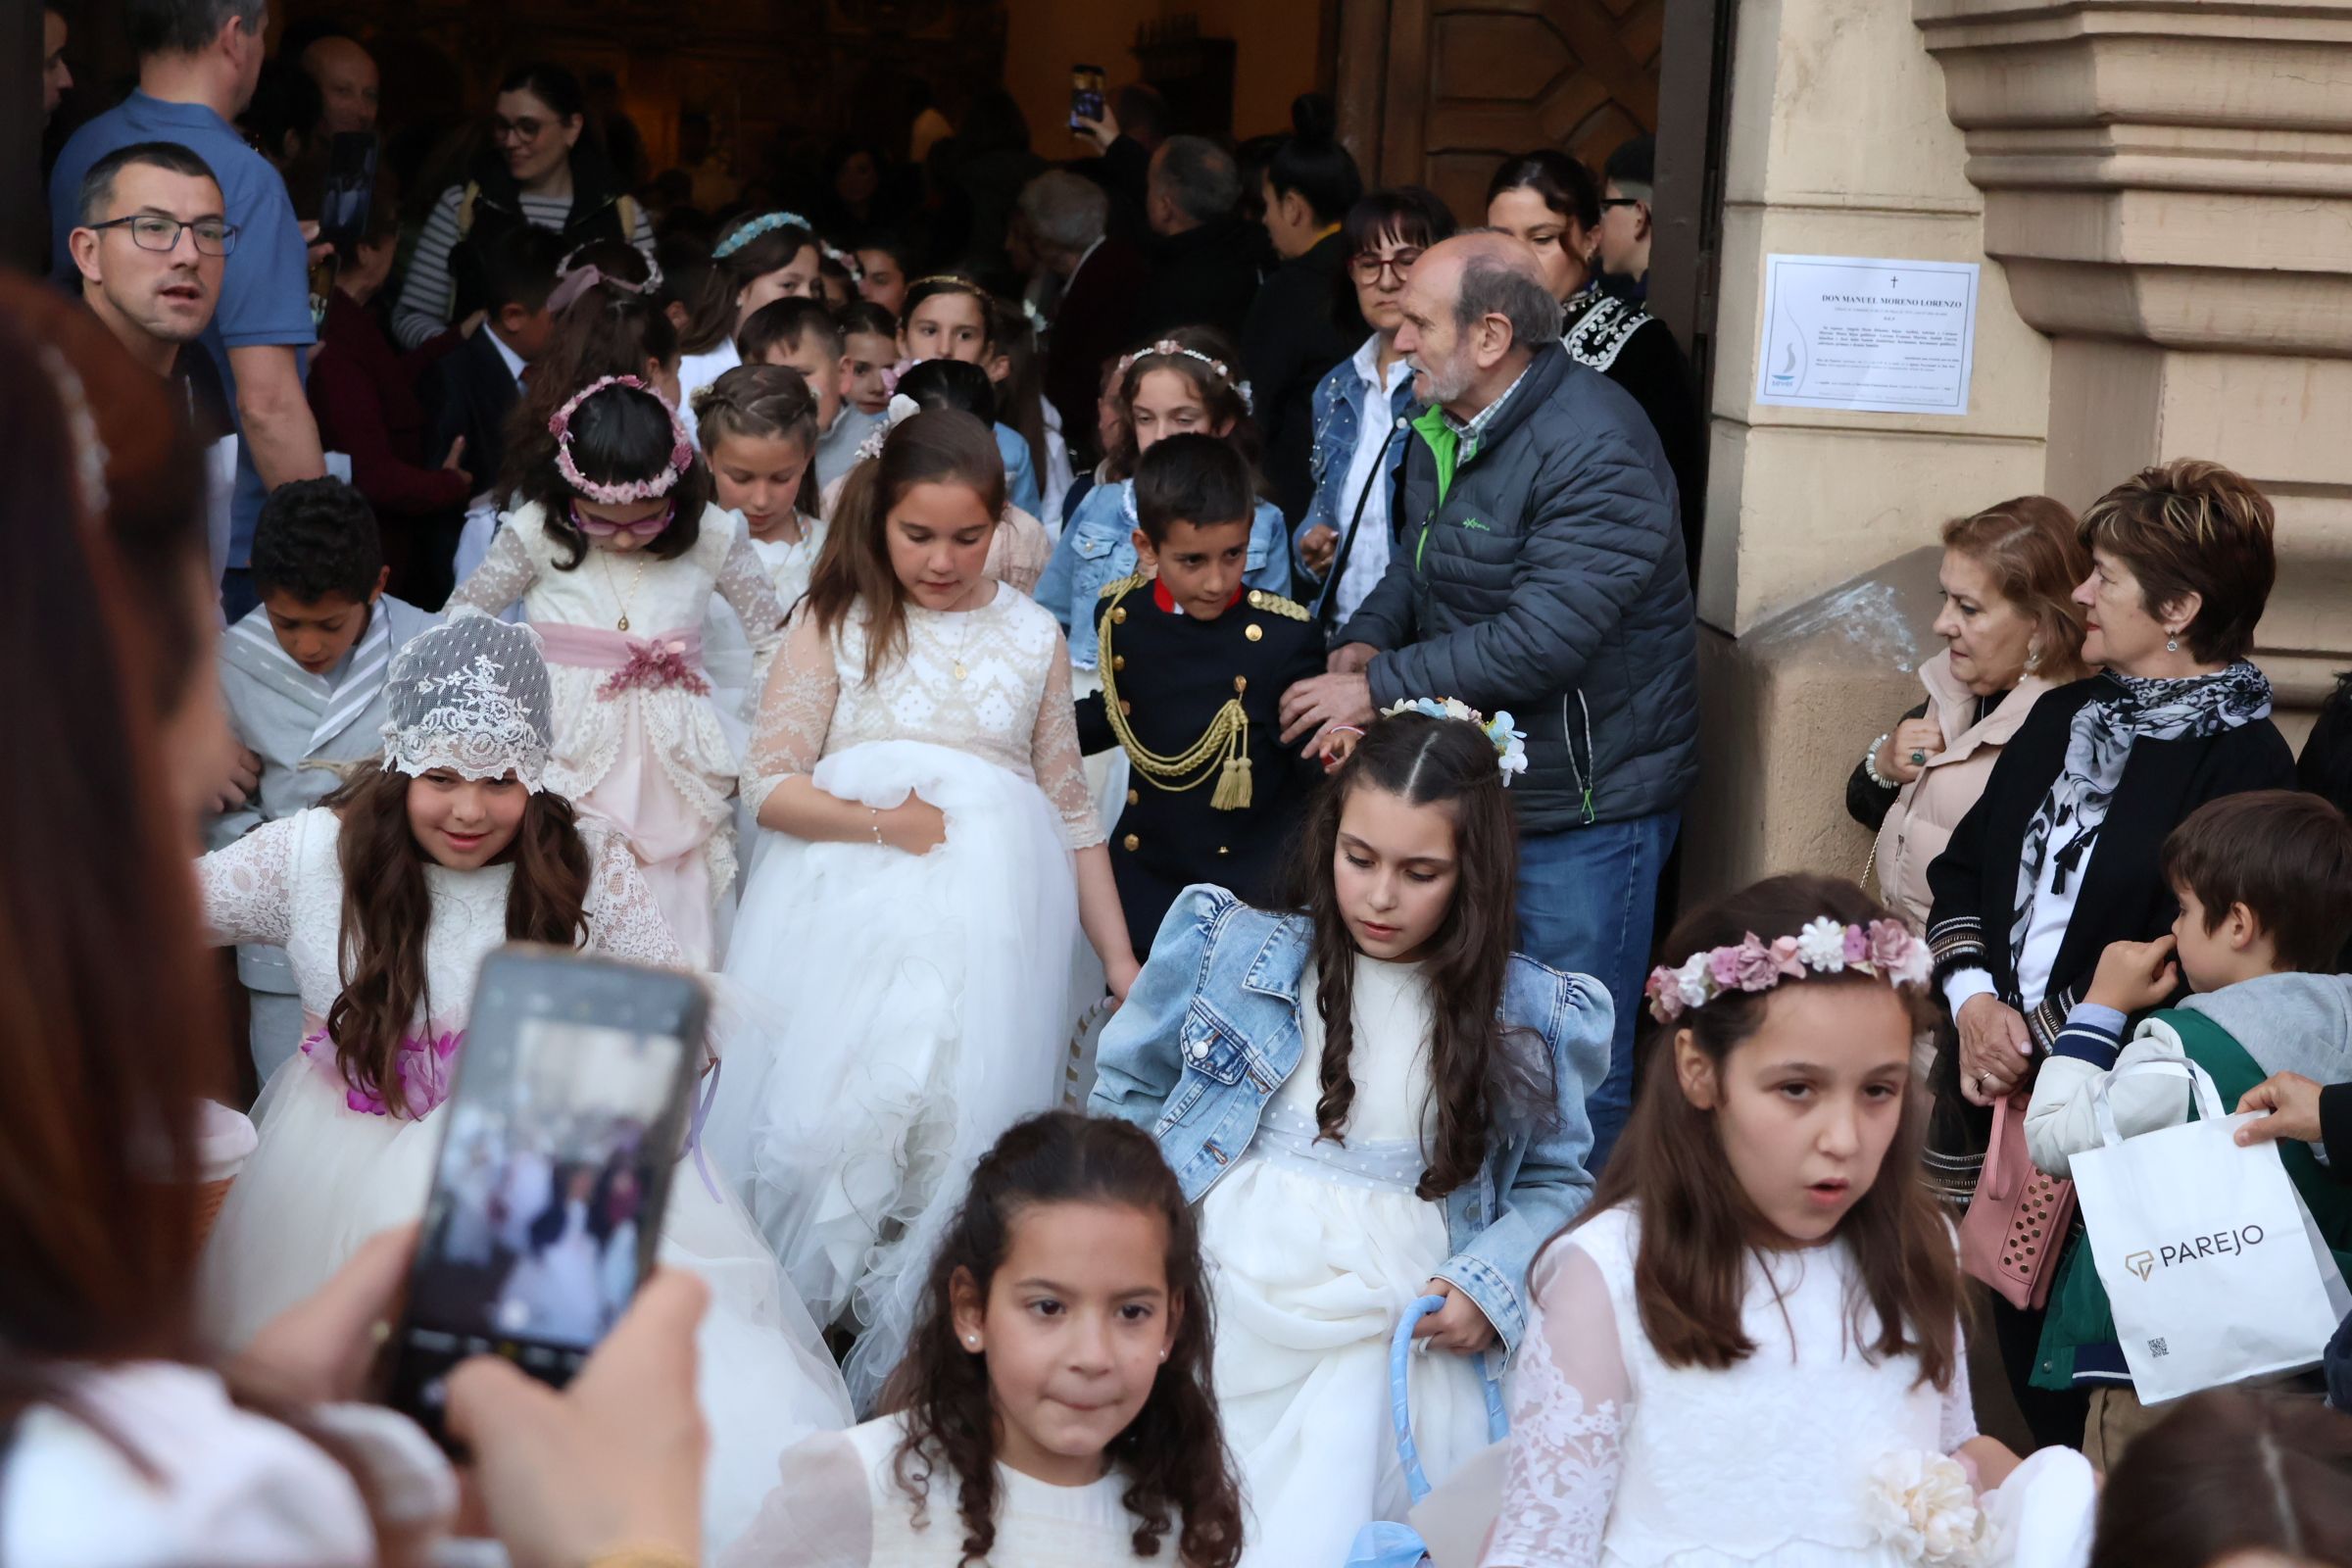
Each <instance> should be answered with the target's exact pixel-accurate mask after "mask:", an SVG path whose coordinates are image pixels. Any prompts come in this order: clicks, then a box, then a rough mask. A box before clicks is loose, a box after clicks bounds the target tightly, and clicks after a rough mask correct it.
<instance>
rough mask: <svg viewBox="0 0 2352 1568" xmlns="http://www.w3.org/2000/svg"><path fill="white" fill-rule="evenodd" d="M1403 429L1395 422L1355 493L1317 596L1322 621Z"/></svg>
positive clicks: (1401, 423) (1399, 421) (1330, 628)
mask: <svg viewBox="0 0 2352 1568" xmlns="http://www.w3.org/2000/svg"><path fill="white" fill-rule="evenodd" d="M1365 412H1366V413H1370V412H1371V410H1370V408H1369V406H1367V407H1366V409H1365ZM1402 428H1404V421H1403V420H1402V419H1397V420H1395V421H1394V422H1392V423H1391V424H1390V426H1389V433H1388V434H1387V435H1386V436H1384V437H1383V438H1382V439H1381V443H1380V456H1379V457H1377V458H1375V459H1373V460H1372V471H1371V472H1370V473H1369V474H1367V475H1366V476H1365V478H1364V487H1363V488H1362V489H1361V490H1358V491H1357V492H1356V493H1355V511H1354V512H1353V513H1352V514H1350V515H1349V516H1348V531H1347V532H1346V533H1344V534H1342V535H1341V536H1340V547H1339V549H1337V550H1336V551H1334V552H1332V557H1331V574H1330V575H1329V576H1327V577H1325V578H1324V579H1323V591H1322V592H1321V593H1319V594H1317V595H1316V596H1315V618H1316V619H1317V620H1318V621H1320V620H1321V619H1322V618H1323V613H1324V611H1325V610H1326V609H1328V608H1329V607H1330V605H1331V602H1332V600H1333V598H1334V597H1335V596H1336V595H1337V594H1338V593H1339V591H1340V578H1341V577H1343V576H1345V575H1346V574H1347V571H1348V556H1349V555H1350V554H1352V553H1353V552H1354V550H1355V531H1356V529H1358V528H1360V527H1361V526H1363V521H1364V503H1365V502H1367V501H1369V500H1371V499H1372V487H1373V486H1374V485H1376V484H1379V483H1381V482H1382V481H1383V480H1384V479H1386V478H1388V476H1389V473H1388V468H1389V447H1390V445H1391V443H1393V442H1395V441H1396V439H1397V431H1398V430H1401V429H1402ZM1325 630H1326V631H1327V632H1328V631H1337V630H1339V628H1338V627H1337V626H1326V627H1325Z"/></svg>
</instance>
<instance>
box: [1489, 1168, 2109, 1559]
mask: <svg viewBox="0 0 2352 1568" xmlns="http://www.w3.org/2000/svg"><path fill="white" fill-rule="evenodd" d="M1640 1235H1641V1230H1640V1219H1639V1217H1638V1216H1637V1215H1636V1213H1635V1212H1634V1211H1633V1210H1632V1209H1631V1208H1628V1207H1617V1208H1611V1209H1605V1210H1602V1211H1599V1212H1597V1213H1594V1214H1592V1215H1590V1216H1589V1217H1588V1218H1586V1219H1585V1220H1584V1222H1583V1223H1581V1224H1580V1225H1578V1226H1577V1227H1576V1228H1575V1229H1574V1230H1572V1231H1570V1232H1569V1233H1568V1234H1567V1235H1566V1236H1564V1237H1562V1238H1561V1239H1560V1240H1558V1241H1556V1242H1554V1243H1553V1244H1552V1245H1551V1246H1550V1247H1549V1248H1548V1249H1546V1250H1544V1253H1543V1254H1542V1255H1541V1256H1540V1257H1539V1258H1538V1259H1537V1262H1536V1267H1535V1270H1534V1276H1533V1284H1534V1289H1533V1291H1532V1292H1531V1295H1532V1298H1533V1300H1532V1303H1531V1305H1530V1307H1529V1321H1528V1334H1527V1348H1526V1351H1525V1354H1524V1356H1523V1358H1522V1360H1521V1363H1520V1367H1519V1370H1518V1374H1517V1377H1516V1378H1515V1380H1514V1383H1513V1388H1512V1403H1511V1428H1512V1430H1511V1447H1510V1451H1509V1455H1508V1458H1507V1462H1506V1476H1505V1481H1504V1490H1503V1497H1502V1512H1501V1516H1500V1519H1499V1521H1498V1522H1497V1524H1496V1526H1495V1533H1494V1535H1493V1536H1492V1537H1491V1538H1490V1540H1489V1543H1488V1545H1487V1552H1486V1556H1485V1558H1484V1559H1483V1560H1484V1562H1485V1564H1486V1565H1487V1568H1593V1565H1598V1564H1608V1565H1611V1568H1617V1565H1629V1568H1630V1565H1634V1564H1640V1565H1642V1568H1654V1565H1658V1564H1668V1563H1671V1564H1675V1565H1677V1568H1734V1565H1738V1568H1828V1565H1831V1564H1849V1565H1853V1568H1904V1565H1909V1564H1913V1563H1916V1562H1918V1561H1920V1555H1919V1553H1918V1552H1917V1551H1915V1550H1912V1549H1907V1546H1906V1544H1904V1543H1903V1542H1902V1541H1901V1540H1899V1539H1898V1538H1892V1537H1889V1536H1888V1535H1887V1533H1886V1532H1885V1531H1884V1530H1883V1529H1882V1526H1881V1522H1880V1521H1881V1518H1882V1513H1881V1511H1880V1509H1879V1508H1878V1506H1877V1505H1876V1503H1875V1502H1874V1491H1876V1490H1877V1489H1876V1488H1875V1486H1874V1479H1873V1475H1872V1471H1873V1469H1874V1467H1876V1466H1877V1465H1878V1464H1879V1463H1880V1462H1881V1461H1882V1460H1883V1459H1886V1458H1887V1456H1889V1455H1894V1454H1902V1453H1924V1454H1930V1455H1944V1454H1949V1453H1951V1452H1953V1451H1954V1450H1955V1449H1957V1448H1958V1447H1959V1446H1961V1445H1962V1444H1964V1443H1967V1442H1968V1441H1969V1440H1970V1439H1972V1438H1974V1437H1975V1436H1976V1435H1977V1424H1976V1414H1975V1411H1974V1409H1973V1408H1972V1407H1971V1405H1970V1402H1969V1397H1968V1385H1967V1381H1966V1378H1965V1375H1962V1376H1961V1377H1958V1378H1955V1379H1954V1382H1953V1385H1952V1388H1951V1389H1950V1390H1949V1391H1946V1392H1941V1393H1939V1392H1938V1391H1937V1390H1936V1388H1935V1387H1934V1386H1933V1385H1931V1384H1927V1383H1924V1382H1922V1381H1921V1379H1920V1370H1919V1360H1918V1357H1916V1356H1914V1355H1909V1354H1905V1355H1900V1356H1891V1357H1887V1358H1885V1359H1882V1360H1879V1361H1876V1362H1874V1361H1872V1360H1871V1359H1870V1358H1869V1357H1867V1356H1865V1355H1864V1354H1863V1353H1862V1351H1861V1350H1860V1349H1858V1348H1856V1335H1855V1332H1854V1330H1853V1328H1852V1325H1851V1323H1850V1321H1849V1316H1848V1310H1849V1309H1848V1301H1849V1299H1850V1292H1851V1291H1852V1290H1853V1289H1854V1286H1855V1278H1856V1277H1855V1272H1854V1264H1853V1258H1852V1254H1851V1252H1850V1251H1849V1250H1848V1249H1847V1248H1846V1246H1845V1244H1844V1243H1843V1242H1839V1241H1832V1242H1830V1243H1829V1244H1827V1245H1824V1246H1821V1247H1817V1248H1812V1249H1809V1250H1802V1251H1791V1252H1781V1253H1775V1254H1771V1255H1770V1257H1769V1259H1768V1260H1759V1261H1756V1262H1753V1263H1751V1264H1750V1266H1749V1269H1748V1284H1747V1295H1746V1298H1745V1300H1744V1302H1743V1304H1742V1309H1741V1310H1742V1326H1743V1327H1744V1329H1745V1331H1746V1333H1747V1335H1748V1336H1749V1338H1750V1339H1752V1340H1753V1341H1754V1342H1755V1345H1756V1349H1755V1351H1754V1352H1753V1353H1752V1354H1750V1355H1748V1356H1747V1357H1745V1358H1744V1359H1742V1360H1740V1361H1739V1362H1737V1363H1736V1364H1734V1365H1733V1366H1731V1367H1729V1368H1726V1369H1724V1370H1721V1371H1711V1370H1708V1369H1706V1368H1704V1367H1696V1366H1689V1367H1673V1366H1668V1365H1667V1364H1666V1363H1665V1361H1664V1360H1662V1359H1661V1358H1660V1357H1659V1355H1658V1353H1657V1351H1656V1349H1655V1348H1652V1346H1651V1345H1650V1343H1649V1337H1648V1336H1647V1334H1645V1333H1644V1332H1643V1331H1642V1317H1641V1310H1640V1306H1639V1302H1638V1299H1637V1297H1636V1294H1635V1287H1634V1261H1635V1256H1636V1252H1637V1250H1638V1246H1639V1239H1640ZM1768 1270H1769V1273H1768V1272H1767V1271H1768ZM1862 1318H1863V1323H1864V1328H1863V1330H1862V1335H1861V1343H1867V1342H1868V1340H1869V1339H1871V1338H1875V1337H1876V1335H1877V1332H1878V1329H1877V1319H1876V1317H1875V1315H1874V1314H1872V1313H1870V1312H1869V1311H1868V1310H1867V1309H1865V1310H1864V1311H1863V1313H1862ZM2094 1500H2095V1484H2094V1483H2093V1481H2092V1478H2091V1475H2090V1469H2089V1466H2088V1465H2087V1464H2085V1463H2084V1462H2083V1461H2082V1455H2081V1454H2079V1453H2075V1452H2074V1451H2073V1450H2071V1449H2065V1448H2056V1449H2045V1450H2043V1451H2042V1452H2041V1453H2038V1454H2036V1455H2034V1458H2032V1459H2031V1460H2029V1461H2028V1462H2027V1463H2026V1465H2025V1466H2023V1467H2022V1468H2021V1469H2020V1470H2019V1471H2018V1472H2017V1473H2016V1474H2015V1475H2013V1476H2012V1477H2011V1478H2010V1479H2009V1481H2008V1482H2007V1483H2006V1484H2005V1485H2004V1486H2003V1487H2002V1488H2001V1489H2000V1491H1999V1492H1997V1493H1993V1494H1989V1495H1987V1496H1986V1497H1985V1511H1986V1512H1987V1513H1988V1514H1989V1515H1991V1516H1992V1518H1993V1519H1994V1521H1995V1522H1996V1525H1998V1526H1999V1527H2000V1528H1999V1529H1998V1530H1997V1533H1996V1540H1995V1542H1994V1548H1993V1550H1992V1551H1990V1552H1989V1553H1987V1554H1986V1555H1985V1556H1984V1557H1982V1558H1981V1559H1979V1560H1980V1561H1981V1562H1982V1563H1983V1564H1984V1565H1985V1568H1994V1565H1998V1564H2016V1565H2021V1568H2023V1565H2033V1568H2079V1565H2080V1564H2081V1563H2082V1561H2084V1560H2085V1559H2086V1557H2087V1552H2088V1547H2089V1541H2090V1514H2091V1509H2092V1507H2093V1504H2094Z"/></svg>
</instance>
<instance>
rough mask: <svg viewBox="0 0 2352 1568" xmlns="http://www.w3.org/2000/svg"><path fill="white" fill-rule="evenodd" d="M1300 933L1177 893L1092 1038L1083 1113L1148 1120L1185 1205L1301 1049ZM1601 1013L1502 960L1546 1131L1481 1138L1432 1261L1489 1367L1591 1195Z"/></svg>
mask: <svg viewBox="0 0 2352 1568" xmlns="http://www.w3.org/2000/svg"><path fill="white" fill-rule="evenodd" d="M1312 941H1313V938H1312V934H1311V930H1310V928H1309V926H1308V923H1307V920H1306V917H1305V916H1304V915H1300V914H1272V913H1268V912H1267V911H1265V910H1263V909H1256V908H1252V907H1250V906H1249V905H1246V904H1244V903H1242V902H1241V901H1240V900H1239V899H1237V898H1235V897H1234V896H1233V895H1232V894H1230V893H1228V892H1226V891H1225V890H1224V889H1223V888H1214V887H1202V886H1195V887H1190V888H1187V889H1185V891H1184V892H1183V893H1182V894H1181V895H1180V896H1179V897H1178V898H1177V900H1176V903H1175V905H1174V906H1173V907H1170V908H1169V910H1168V916H1167V918H1166V919H1165V920H1164V921H1162V922H1161V924H1160V927H1159V934H1158V936H1157V937H1155V938H1154V939H1153V940H1152V958H1151V961H1150V962H1148V963H1146V964H1145V965H1144V972H1143V974H1142V975H1141V976H1139V977H1138V978H1137V980H1136V982H1135V986H1134V989H1133V990H1131V991H1130V992H1128V994H1127V1001H1126V1003H1125V1005H1122V1006H1121V1007H1120V1008H1119V1010H1118V1011H1117V1012H1115V1013H1113V1014H1111V1018H1110V1023H1109V1026H1108V1027H1107V1028H1105V1029H1104V1030H1103V1046H1102V1051H1101V1054H1100V1055H1099V1057H1098V1061H1097V1074H1098V1076H1097V1079H1096V1084H1095V1093H1094V1097H1093V1099H1092V1100H1091V1101H1090V1102H1089V1103H1088V1106H1087V1108H1088V1109H1089V1110H1090V1111H1092V1112H1093V1113H1095V1114H1096V1115H1099V1116H1118V1117H1122V1118H1124V1119H1126V1120H1128V1121H1132V1122H1134V1123H1136V1124H1137V1125H1138V1126H1141V1127H1146V1128H1149V1129H1150V1130H1151V1132H1152V1136H1153V1137H1155V1138H1157V1139H1158V1140H1159V1148H1160V1152H1161V1153H1163V1154H1165V1155H1166V1156H1167V1159H1168V1164H1169V1165H1170V1166H1171V1167H1173V1168H1174V1170H1175V1172H1176V1177H1177V1180H1178V1181H1179V1182H1181V1183H1182V1184H1183V1187H1184V1196H1185V1199H1186V1201H1189V1202H1197V1201H1200V1199H1201V1196H1202V1195H1203V1194H1205V1193H1206V1192H1207V1191H1208V1190H1209V1189H1210V1188H1211V1187H1213V1186H1215V1185H1216V1184H1217V1180H1218V1178H1220V1177H1221V1176H1223V1175H1224V1174H1225V1172H1226V1171H1228V1170H1230V1169H1232V1168H1233V1163H1234V1161H1236V1160H1237V1159H1239V1158H1241V1156H1242V1155H1243V1154H1244V1153H1245V1152H1248V1150H1249V1148H1250V1142H1251V1140H1252V1139H1253V1138H1254V1137H1255V1136H1256V1133H1257V1122H1258V1116H1259V1114H1260V1113H1261V1112H1262V1111H1263V1110H1264V1109H1265V1106H1266V1103H1267V1102H1268V1101H1269V1100H1271V1099H1273V1097H1274V1092H1275V1091H1276V1090H1278V1089H1280V1088H1281V1087H1282V1085H1283V1082H1284V1080H1286V1079H1287V1078H1289V1077H1290V1075H1291V1074H1292V1073H1293V1072H1294V1071H1296V1070H1297V1069H1298V1067H1299V1058H1300V1057H1301V1056H1302V1055H1303V1054H1305V1049H1306V1045H1305V1040H1304V1037H1303V1036H1302V1035H1301V1034H1300V1033H1299V1006H1300V1004H1301V1001H1302V998H1301V996H1300V978H1301V976H1302V975H1303V974H1304V972H1305V970H1306V964H1307V959H1308V956H1309V954H1310V952H1311V949H1312ZM1303 1000H1305V1001H1306V1002H1307V1003H1308V1004H1309V1005H1311V1000H1312V999H1311V998H1310V999H1303ZM1615 1016H1616V1008H1615V1007H1614V1006H1613V1005H1611V1003H1610V1001H1609V996H1608V993H1607V992H1605V991H1603V990H1602V989H1601V988H1600V986H1599V984H1598V983H1596V982H1595V981H1593V980H1590V979H1588V978H1586V977H1585V976H1583V975H1574V974H1562V973H1561V972H1560V971H1558V970H1556V969H1548V968H1545V967H1544V965H1543V964H1540V963H1538V962H1536V961H1535V960H1534V959H1533V958H1529V957H1525V956H1513V957H1512V959H1511V964H1510V970H1509V973H1508V975H1507V977H1506V979H1505V980H1504V982H1503V998H1502V1017H1503V1021H1504V1022H1505V1023H1506V1024H1509V1025H1512V1026H1515V1027H1519V1028H1525V1029H1532V1030H1533V1031H1535V1032H1536V1034H1538V1035H1539V1036H1540V1037H1541V1038H1542V1039H1543V1041H1544V1048H1545V1050H1546V1052H1547V1054H1548V1055H1549V1057H1550V1063H1551V1071H1552V1074H1553V1078H1554V1082H1555V1083H1556V1085H1557V1103H1556V1105H1555V1106H1554V1114H1553V1117H1552V1124H1551V1125H1550V1126H1548V1127H1509V1126H1505V1127H1501V1128H1498V1129H1497V1130H1496V1132H1495V1135H1494V1136H1492V1137H1490V1138H1489V1140H1488V1148H1487V1164H1486V1169H1485V1170H1483V1171H1482V1172H1480V1174H1479V1178H1478V1180H1477V1181H1475V1182H1472V1183H1470V1184H1469V1185H1468V1186H1465V1187H1462V1188H1460V1189H1458V1190H1456V1191H1454V1192H1451V1193H1448V1194H1446V1200H1445V1202H1446V1245H1447V1246H1448V1247H1449V1248H1450V1249H1451V1250H1452V1253H1453V1255H1452V1256H1451V1257H1449V1258H1447V1259H1446V1263H1445V1265H1444V1266H1443V1267H1441V1268H1440V1269H1438V1270H1437V1277H1439V1278H1442V1279H1445V1280H1448V1281H1450V1282H1452V1283H1453V1284H1454V1285H1456V1286H1458V1287H1460V1289H1461V1290H1463V1291H1464V1292H1466V1293H1467V1294H1468V1295H1469V1297H1470V1299H1472V1300H1474V1301H1476V1302H1477V1303H1478V1307H1479V1310H1480V1311H1482V1312H1484V1313H1486V1315H1487V1321H1489V1322H1490V1323H1492V1324H1494V1325H1495V1333H1496V1334H1498V1335H1500V1336H1501V1339H1502V1354H1501V1357H1500V1358H1499V1359H1498V1360H1496V1361H1495V1362H1494V1363H1491V1367H1492V1370H1494V1371H1495V1372H1497V1373H1499V1372H1500V1371H1501V1368H1502V1365H1503V1363H1505V1362H1507V1361H1508V1359H1509V1358H1510V1357H1511V1356H1512V1355H1514V1354H1516V1353H1517V1351H1518V1348H1519V1343H1520V1340H1521V1338H1522V1336H1523V1335H1524V1334H1525V1332H1526V1328H1527V1300H1526V1295H1527V1271H1528V1269H1529V1267H1530V1265H1532V1264H1533V1263H1534V1261H1535V1256H1536V1252H1537V1250H1538V1249H1540V1248H1541V1247H1542V1246H1543V1245H1544V1243H1545V1242H1546V1241H1548V1240H1550V1238H1551V1236H1552V1234H1553V1233H1554V1232H1556V1231H1558V1230H1559V1229H1560V1227H1561V1226H1563V1225H1565V1224H1567V1223H1568V1221H1570V1220H1571V1219H1574V1218H1575V1217H1576V1216H1577V1214H1578V1213H1579V1212H1581V1211H1582V1210H1583V1208H1584V1206H1585V1204H1586V1203H1587V1202H1588V1201H1591V1199H1592V1197H1593V1178H1592V1176H1591V1175H1589V1174H1588V1173H1587V1172H1586V1169H1585V1160H1586V1157H1587V1156H1588V1155H1589V1154H1590V1153H1591V1152H1592V1150H1593V1129H1592V1125H1591V1124H1590V1123H1589V1122H1588V1121H1587V1120H1586V1118H1585V1096H1586V1095H1588V1094H1590V1093H1591V1092H1592V1091H1593V1089H1595V1088H1597V1087H1598V1086H1599V1084H1600V1080H1601V1076H1602V1074H1603V1073H1605V1072H1606V1071H1607V1069H1608V1065H1609V1035H1610V1026H1611V1024H1612V1022H1613V1021H1614V1019H1615Z"/></svg>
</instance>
